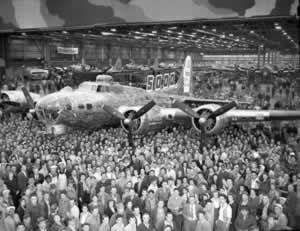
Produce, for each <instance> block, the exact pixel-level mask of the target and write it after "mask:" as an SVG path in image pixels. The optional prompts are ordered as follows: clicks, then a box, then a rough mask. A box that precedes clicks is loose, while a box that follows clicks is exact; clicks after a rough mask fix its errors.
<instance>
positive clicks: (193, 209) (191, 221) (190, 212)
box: [182, 195, 202, 231]
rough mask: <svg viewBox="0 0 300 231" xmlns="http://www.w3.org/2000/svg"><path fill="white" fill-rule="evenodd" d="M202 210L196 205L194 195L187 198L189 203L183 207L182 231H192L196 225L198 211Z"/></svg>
mask: <svg viewBox="0 0 300 231" xmlns="http://www.w3.org/2000/svg"><path fill="white" fill-rule="evenodd" d="M200 209H202V208H201V206H200V205H199V204H197V203H196V198H195V196H194V195H191V196H190V197H189V202H188V203H187V204H186V205H185V206H184V207H183V212H182V214H183V217H184V222H183V231H194V230H195V229H196V225H197V215H198V211H199V210H200Z"/></svg>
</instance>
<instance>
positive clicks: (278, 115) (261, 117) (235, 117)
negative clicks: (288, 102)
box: [224, 109, 300, 122]
mask: <svg viewBox="0 0 300 231" xmlns="http://www.w3.org/2000/svg"><path fill="white" fill-rule="evenodd" d="M224 116H225V117H226V118H229V119H230V120H231V121H233V122H235V121H236V122H252V121H254V122H259V121H274V120H283V121H284V120H299V119H300V111H288V110H238V109H233V110H230V111H228V112H227V113H226V114H224Z"/></svg>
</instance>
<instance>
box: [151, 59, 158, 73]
mask: <svg viewBox="0 0 300 231" xmlns="http://www.w3.org/2000/svg"><path fill="white" fill-rule="evenodd" d="M152 68H154V69H155V70H156V69H158V68H159V59H158V58H157V57H156V58H155V59H154V63H153V65H152Z"/></svg>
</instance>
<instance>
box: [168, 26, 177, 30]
mask: <svg viewBox="0 0 300 231" xmlns="http://www.w3.org/2000/svg"><path fill="white" fill-rule="evenodd" d="M169 29H171V30H175V29H177V26H172V27H169Z"/></svg>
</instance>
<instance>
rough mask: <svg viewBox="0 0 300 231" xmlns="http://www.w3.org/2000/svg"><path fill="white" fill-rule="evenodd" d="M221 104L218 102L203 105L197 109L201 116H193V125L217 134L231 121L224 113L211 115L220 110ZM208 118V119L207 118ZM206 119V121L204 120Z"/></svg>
mask: <svg viewBox="0 0 300 231" xmlns="http://www.w3.org/2000/svg"><path fill="white" fill-rule="evenodd" d="M220 107H221V106H220V105H217V104H207V105H202V106H200V107H198V108H196V109H195V111H196V112H197V113H198V114H199V115H200V118H192V124H193V127H194V128H195V129H196V130H197V131H198V132H202V131H204V132H205V134H209V135H211V134H216V133H218V132H220V131H221V130H222V129H223V128H224V127H226V126H227V124H228V123H229V119H228V118H226V115H224V114H222V115H219V116H217V117H210V115H211V114H212V113H213V112H215V111H216V110H218V109H219V108H220ZM206 119H207V120H206ZM202 120H204V121H205V120H206V122H204V123H203V122H202Z"/></svg>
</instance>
